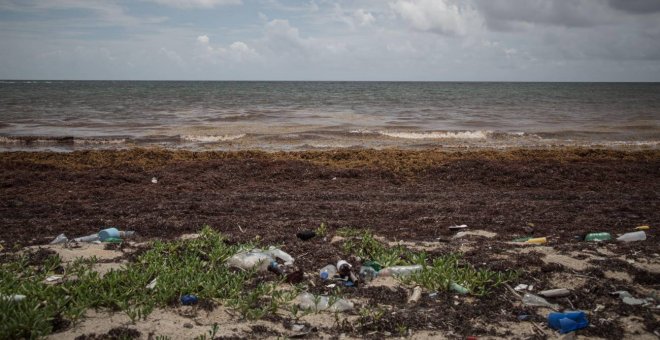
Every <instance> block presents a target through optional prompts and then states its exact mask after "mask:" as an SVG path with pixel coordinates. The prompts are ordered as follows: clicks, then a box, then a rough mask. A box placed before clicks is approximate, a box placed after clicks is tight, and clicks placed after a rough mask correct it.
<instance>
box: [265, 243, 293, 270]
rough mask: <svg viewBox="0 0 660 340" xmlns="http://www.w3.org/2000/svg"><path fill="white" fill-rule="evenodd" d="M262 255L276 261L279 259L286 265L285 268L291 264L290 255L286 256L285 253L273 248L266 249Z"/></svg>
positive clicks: (291, 258)
mask: <svg viewBox="0 0 660 340" xmlns="http://www.w3.org/2000/svg"><path fill="white" fill-rule="evenodd" d="M264 253H265V254H268V255H270V256H272V257H276V258H278V259H281V260H282V261H284V264H285V265H287V266H290V265H292V264H293V257H291V255H289V254H287V253H285V252H283V251H282V250H280V249H277V248H275V247H270V248H268V250H266V251H265V252H264Z"/></svg>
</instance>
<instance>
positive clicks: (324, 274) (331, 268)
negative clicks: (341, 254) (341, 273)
mask: <svg viewBox="0 0 660 340" xmlns="http://www.w3.org/2000/svg"><path fill="white" fill-rule="evenodd" d="M335 275H337V267H335V265H334V264H329V265H327V266H325V267H323V268H321V270H319V276H320V277H321V279H322V280H330V279H332V278H333V277H334V276H335Z"/></svg>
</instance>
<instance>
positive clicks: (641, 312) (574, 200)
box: [0, 149, 660, 339]
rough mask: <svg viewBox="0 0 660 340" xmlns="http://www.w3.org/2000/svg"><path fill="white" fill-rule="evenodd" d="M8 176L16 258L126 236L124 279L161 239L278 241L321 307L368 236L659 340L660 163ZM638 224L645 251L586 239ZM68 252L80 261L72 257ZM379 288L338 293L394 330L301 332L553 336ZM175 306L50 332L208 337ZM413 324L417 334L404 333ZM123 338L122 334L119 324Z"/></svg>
mask: <svg viewBox="0 0 660 340" xmlns="http://www.w3.org/2000/svg"><path fill="white" fill-rule="evenodd" d="M0 168H2V172H1V173H2V175H1V176H2V179H1V180H0V183H2V186H1V188H0V191H1V193H2V197H4V198H5V199H3V200H2V203H1V206H0V209H1V211H2V212H1V214H0V215H1V216H2V217H1V221H2V225H3V227H4V229H3V234H2V236H1V237H0V240H2V245H3V246H4V248H5V251H7V250H9V249H14V247H19V246H32V247H35V246H37V249H38V248H39V247H38V246H39V245H46V244H47V243H49V242H50V241H51V240H52V239H53V238H54V237H55V236H57V235H58V234H60V233H65V234H66V235H68V236H80V235H87V234H89V233H94V232H97V231H98V230H99V229H101V228H104V227H109V226H116V227H118V228H120V229H122V230H134V231H136V233H137V235H138V236H137V237H136V238H134V239H131V240H130V242H127V243H126V244H125V245H123V246H122V247H119V248H113V250H115V251H117V253H116V255H114V256H113V255H110V256H107V255H106V258H105V260H104V261H102V262H105V263H106V264H107V263H109V264H110V265H111V266H112V263H115V266H116V268H118V266H119V265H121V264H122V263H126V262H127V261H130V260H131V258H133V259H134V257H132V256H131V255H130V254H132V253H134V252H137V253H140V252H142V251H144V249H145V247H148V244H149V242H150V241H152V240H154V239H164V240H171V239H176V238H179V237H181V236H182V235H184V234H191V233H196V232H199V230H200V229H201V227H202V226H203V225H209V226H211V227H212V228H213V229H214V230H217V231H219V232H221V233H222V234H223V235H225V237H226V238H227V240H228V241H229V242H233V243H236V242H247V241H252V240H255V239H257V240H259V242H261V243H262V244H266V245H279V246H281V249H283V250H285V251H286V252H288V253H289V254H291V255H292V256H293V257H294V258H296V267H295V268H296V270H298V271H300V272H302V273H304V277H305V278H306V279H305V282H307V281H309V282H312V284H311V285H309V283H308V288H307V289H309V290H310V291H312V292H315V293H319V294H321V293H327V292H328V288H325V286H324V285H323V283H322V282H320V281H319V280H318V278H315V276H317V274H314V273H315V272H317V271H318V269H319V268H321V267H323V266H324V265H326V264H328V263H335V262H336V261H337V260H339V259H342V258H346V259H348V260H349V261H352V262H353V263H354V264H355V265H358V264H359V263H360V259H358V258H355V256H352V254H350V253H347V252H346V249H344V248H342V246H341V245H342V239H341V238H337V237H338V236H337V234H338V231H339V230H340V229H341V228H347V227H348V228H364V229H367V230H370V231H371V232H372V233H373V234H374V235H375V236H376V237H377V238H378V239H379V240H381V241H382V242H383V244H385V245H390V246H391V245H403V246H404V247H407V248H408V249H413V250H425V251H427V252H428V253H429V254H430V255H431V256H436V255H442V254H449V253H459V254H462V256H463V258H464V260H465V261H467V263H469V264H470V265H472V266H475V267H476V268H488V269H491V270H517V271H520V276H519V277H518V278H517V279H516V280H515V282H514V283H512V285H514V286H515V285H516V284H518V283H526V284H529V285H533V286H535V287H536V288H534V289H535V291H538V290H543V289H552V288H567V289H570V290H571V295H569V296H568V297H566V298H562V299H561V300H557V301H554V303H558V304H560V305H561V306H562V308H568V309H579V310H585V311H590V316H589V318H590V322H591V326H590V327H588V328H586V329H583V330H581V331H579V332H578V334H579V335H580V336H587V337H602V338H611V339H615V338H622V337H628V338H631V337H635V338H655V337H656V336H657V334H658V331H659V328H658V327H659V323H658V315H659V314H658V309H657V307H656V306H655V305H657V289H658V282H660V278H659V276H658V275H660V259H659V258H658V253H659V248H658V242H657V239H656V237H657V236H656V229H655V228H656V227H657V226H658V224H659V222H660V214H659V213H658V211H660V210H659V209H658V208H659V204H658V203H659V199H658V191H659V189H660V188H659V185H660V184H659V182H658V178H659V175H660V173H659V169H660V153H659V152H658V151H657V150H645V151H614V150H597V149H554V150H529V149H528V150H509V151H492V150H478V151H460V152H459V151H452V152H447V151H442V150H420V151H397V150H381V151H375V150H341V151H319V152H314V151H308V152H290V153H287V152H279V153H266V152H258V151H254V152H203V153H195V152H187V151H167V150H159V149H132V150H123V151H83V152H74V153H45V152H30V153H21V152H19V153H2V154H0ZM153 178H156V183H153V182H152V179H153ZM322 223H323V224H325V225H326V226H327V230H328V234H327V236H326V237H323V238H321V237H316V238H313V239H312V240H310V241H301V240H300V239H298V238H296V233H297V232H299V231H302V230H314V228H317V227H318V226H319V225H321V224H322ZM460 224H466V225H468V226H469V228H468V229H467V230H468V232H467V233H466V234H465V235H463V236H462V237H458V238H456V237H455V236H456V235H455V232H454V231H450V230H449V229H448V227H449V226H451V225H460ZM640 225H649V226H651V229H650V230H647V231H646V234H647V237H648V238H647V239H646V240H645V241H640V242H631V243H621V242H616V241H612V242H602V243H601V242H585V241H583V240H580V239H579V238H580V237H584V235H585V234H587V233H590V232H609V233H611V234H612V235H613V236H614V237H616V236H617V235H618V234H623V233H626V232H629V231H634V228H635V227H637V226H640ZM525 236H533V237H547V240H548V242H547V243H546V244H543V245H538V246H527V247H521V246H519V245H516V244H512V243H511V241H512V240H514V239H516V238H520V237H525ZM45 248H47V249H49V250H42V251H46V252H51V251H55V252H58V253H60V254H61V252H62V251H64V250H63V249H62V247H61V246H46V247H45ZM84 248H85V247H83V249H84ZM106 248H107V247H106ZM70 251H73V254H74V255H73V256H75V251H76V250H75V249H73V250H70ZM92 253H93V252H92ZM61 255H62V254H61ZM67 256H69V257H71V256H72V254H68V255H67ZM81 256H83V255H81ZM87 256H89V254H88V255H87ZM111 268H112V267H111ZM105 270H108V268H106V269H105ZM314 282H315V284H314ZM374 282H375V284H372V285H366V286H361V287H359V288H354V289H348V288H347V289H344V290H343V296H344V297H345V298H347V299H353V300H355V301H358V304H360V305H361V306H363V308H367V307H375V306H380V307H382V308H385V310H387V311H389V312H387V313H386V314H385V316H384V317H383V318H380V319H378V320H376V321H374V320H372V322H371V323H369V324H368V325H362V323H358V322H357V321H356V320H357V318H359V315H360V314H359V310H360V309H358V308H356V310H355V311H353V312H349V313H345V314H343V315H341V316H340V319H341V320H344V321H345V322H343V323H342V322H340V323H335V322H332V318H334V316H332V315H326V316H324V317H325V318H326V319H323V318H324V317H320V319H323V320H321V321H319V320H316V321H314V320H311V321H310V320H307V319H304V320H303V321H304V322H305V325H307V326H306V327H307V328H306V329H307V330H308V334H307V335H306V336H308V337H310V338H316V337H333V336H337V335H339V334H345V335H346V336H349V337H365V336H366V337H372V338H379V337H382V336H388V335H409V336H413V337H417V338H435V337H438V336H441V337H465V336H470V335H474V336H480V337H481V336H495V337H505V338H510V337H516V338H528V337H547V336H550V337H554V336H558V333H555V332H554V331H553V330H550V329H548V328H547V326H545V322H544V317H545V316H546V315H547V313H548V312H549V310H548V309H545V308H536V307H529V306H525V305H521V303H520V301H517V299H516V297H515V296H513V295H511V293H510V292H509V291H508V290H507V289H505V288H504V287H499V288H497V289H496V290H495V291H494V292H493V293H492V294H491V295H490V296H488V297H487V298H483V297H459V296H455V294H452V293H451V292H446V291H441V292H439V293H437V294H435V295H433V294H432V293H433V292H430V291H424V293H423V294H422V299H421V301H420V302H419V303H418V304H416V305H409V304H407V303H406V300H407V298H408V295H409V294H410V289H412V287H409V286H406V285H402V284H401V283H396V282H395V283H394V284H391V283H390V284H388V285H386V286H387V287H384V286H381V285H380V284H378V283H377V282H376V281H374ZM619 290H626V291H629V292H631V293H633V295H635V296H640V297H650V298H652V299H653V298H655V299H656V300H655V301H656V302H655V303H653V304H652V305H651V306H648V305H645V306H629V305H626V304H624V303H622V302H621V300H620V299H619V298H618V297H615V296H611V295H610V293H611V292H614V291H619ZM599 306H601V307H599ZM172 308H173V309H169V310H168V309H166V310H159V311H158V312H157V313H156V314H153V315H152V316H151V317H150V318H151V319H147V321H140V322H138V323H137V324H133V323H131V322H130V320H127V319H125V318H122V317H121V315H122V314H121V313H119V314H116V315H115V316H114V317H113V318H115V319H116V320H115V319H113V320H115V321H113V323H106V322H102V323H101V326H99V321H96V323H94V321H93V320H99V318H100V319H101V320H105V318H106V317H104V316H102V315H101V316H98V315H96V314H95V315H96V317H91V318H88V321H84V322H82V323H81V324H77V325H76V326H75V327H74V326H71V325H69V324H65V326H64V327H61V329H57V327H56V333H55V334H54V335H53V337H54V338H73V337H76V336H80V335H85V334H87V335H89V334H91V333H95V334H103V333H105V332H109V331H111V330H112V329H113V328H117V327H119V328H122V327H124V328H126V329H136V330H139V332H141V333H140V334H141V336H142V337H146V336H147V335H148V334H151V335H153V334H156V335H157V334H159V333H158V330H159V329H161V327H164V326H162V323H167V322H169V323H170V324H169V326H168V327H173V328H167V330H168V331H167V332H174V331H175V330H176V333H174V334H178V335H177V336H175V337H193V336H195V334H197V333H203V332H204V331H205V329H208V325H212V324H213V318H214V317H213V315H215V314H217V313H218V312H217V311H216V312H210V313H209V312H208V311H203V310H197V309H196V308H197V307H195V308H193V309H191V310H188V309H190V308H189V307H187V306H178V307H177V306H175V307H172ZM182 308H183V309H184V311H182ZM186 308H188V309H186ZM215 308H220V309H221V310H224V309H225V308H226V307H224V306H221V305H218V306H216V307H215ZM212 309H213V308H212ZM594 311H596V312H594ZM95 313H96V312H95ZM159 313H160V314H159ZM186 313H188V314H190V313H192V314H194V315H195V316H194V317H192V316H191V317H190V318H192V319H194V320H198V319H199V320H201V321H199V320H198V321H195V322H193V324H194V325H195V326H194V327H192V328H187V327H183V326H182V323H185V322H184V321H185V320H184V321H181V320H183V319H185V316H184V317H182V316H181V315H187V314H186ZM198 313H199V314H198ZM521 313H522V314H530V315H532V320H533V322H532V323H535V326H534V327H532V325H531V324H530V323H529V322H527V323H524V322H521V321H518V319H517V317H518V316H519V315H520V314H521ZM154 315H155V316H154ZM158 315H160V316H158ZM168 315H169V316H168ZM173 315H174V316H176V317H174V316H173ZM177 315H178V316H177ZM154 318H156V319H154ZM181 318H183V319H181ZM195 318H198V319H195ZM327 318H330V321H328V319H327ZM192 319H191V320H192ZM90 320H91V321H90ZM149 320H150V321H149ZM154 320H156V321H154ZM167 320H169V321H167ZM303 321H301V320H297V321H296V320H293V319H291V317H283V316H277V317H275V318H267V319H266V320H265V321H263V320H262V321H259V322H256V323H255V321H247V320H242V319H240V318H233V319H232V318H230V319H227V320H224V321H223V322H224V324H221V325H220V327H221V329H223V333H219V334H223V336H227V337H231V336H236V337H239V338H240V337H247V338H262V337H277V336H293V335H295V334H296V333H295V332H293V331H292V330H291V325H292V324H293V323H295V322H303ZM86 322H87V323H86ZM191 322H192V321H191ZM234 323H236V324H238V325H242V326H241V327H238V328H235V331H232V328H231V327H229V325H230V324H234ZM177 325H178V326H177ZM397 325H398V326H399V328H397ZM401 325H404V326H405V327H404V328H405V334H399V333H400V330H401V329H402V328H401ZM538 325H541V326H542V330H540V331H539V329H537V326H538ZM255 327H256V328H255ZM124 328H122V329H124ZM309 329H314V332H313V333H309ZM397 329H398V331H397ZM124 330H125V329H124ZM113 332H115V333H113V334H118V333H117V332H118V330H117V329H114V331H113ZM181 332H183V333H181ZM195 332H197V333H195ZM654 333H655V334H654ZM58 334H59V335H58Z"/></svg>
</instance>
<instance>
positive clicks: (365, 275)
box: [358, 266, 378, 282]
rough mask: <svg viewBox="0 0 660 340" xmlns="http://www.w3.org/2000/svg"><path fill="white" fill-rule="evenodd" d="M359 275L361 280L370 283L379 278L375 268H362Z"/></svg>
mask: <svg viewBox="0 0 660 340" xmlns="http://www.w3.org/2000/svg"><path fill="white" fill-rule="evenodd" d="M358 275H359V276H360V280H362V281H364V282H369V281H371V280H373V279H375V278H376V277H378V272H377V271H376V270H375V269H374V268H373V267H370V266H362V267H360V271H359V273H358Z"/></svg>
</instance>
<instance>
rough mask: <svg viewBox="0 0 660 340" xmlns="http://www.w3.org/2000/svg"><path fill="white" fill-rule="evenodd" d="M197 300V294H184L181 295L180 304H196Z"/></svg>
mask: <svg viewBox="0 0 660 340" xmlns="http://www.w3.org/2000/svg"><path fill="white" fill-rule="evenodd" d="M198 301H199V299H198V298H197V296H195V295H193V294H186V295H184V296H182V297H181V304H182V305H184V306H190V305H194V304H197V302H198Z"/></svg>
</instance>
